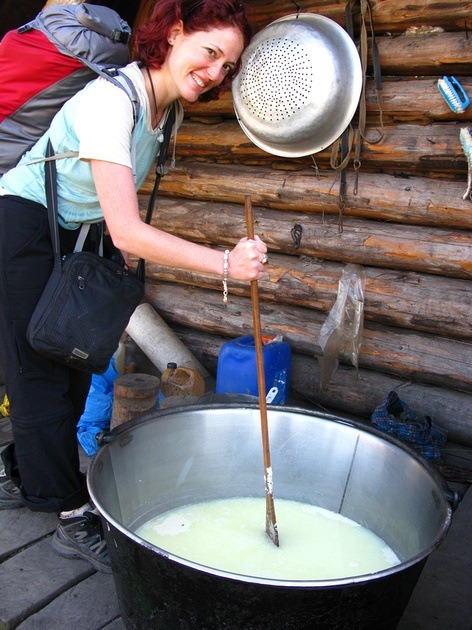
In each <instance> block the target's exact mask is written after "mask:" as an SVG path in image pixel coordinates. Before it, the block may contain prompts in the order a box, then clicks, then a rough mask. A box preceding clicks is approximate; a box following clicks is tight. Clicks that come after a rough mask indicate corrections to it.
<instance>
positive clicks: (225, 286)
mask: <svg viewBox="0 0 472 630" xmlns="http://www.w3.org/2000/svg"><path fill="white" fill-rule="evenodd" d="M228 263H229V249H227V250H225V253H224V256H223V302H224V303H225V304H226V302H227V301H228Z"/></svg>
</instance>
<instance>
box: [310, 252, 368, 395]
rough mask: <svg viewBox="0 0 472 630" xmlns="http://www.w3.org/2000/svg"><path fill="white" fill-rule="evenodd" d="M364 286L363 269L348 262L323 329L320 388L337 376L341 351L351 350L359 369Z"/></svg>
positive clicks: (350, 355)
mask: <svg viewBox="0 0 472 630" xmlns="http://www.w3.org/2000/svg"><path fill="white" fill-rule="evenodd" d="M364 289H365V270H364V268H363V267H361V266H360V265H350V264H349V265H346V267H345V269H344V270H343V273H342V277H341V280H340V281H339V286H338V295H337V298H336V302H335V303H334V306H333V308H332V309H331V311H330V313H329V315H328V317H327V319H326V321H325V322H324V324H323V325H322V326H321V330H320V347H321V350H322V356H321V357H318V360H319V362H320V365H321V378H320V389H323V387H325V386H326V385H327V384H328V382H329V381H330V380H331V378H332V377H333V376H334V373H335V372H336V369H337V367H338V364H339V355H340V354H341V353H349V357H350V360H351V363H352V365H353V366H354V367H355V368H356V369H357V368H358V359H359V351H360V348H361V345H362V335H363V328H364Z"/></svg>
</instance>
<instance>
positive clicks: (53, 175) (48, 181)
mask: <svg viewBox="0 0 472 630" xmlns="http://www.w3.org/2000/svg"><path fill="white" fill-rule="evenodd" d="M53 155H54V149H53V146H52V143H51V140H48V144H47V147H46V156H47V157H51V156H53ZM44 175H45V188H46V201H47V206H48V220H49V231H50V233H51V241H52V249H53V252H54V271H60V270H61V245H60V240H59V223H58V212H57V170H56V162H55V160H48V161H47V162H46V163H45V166H44Z"/></svg>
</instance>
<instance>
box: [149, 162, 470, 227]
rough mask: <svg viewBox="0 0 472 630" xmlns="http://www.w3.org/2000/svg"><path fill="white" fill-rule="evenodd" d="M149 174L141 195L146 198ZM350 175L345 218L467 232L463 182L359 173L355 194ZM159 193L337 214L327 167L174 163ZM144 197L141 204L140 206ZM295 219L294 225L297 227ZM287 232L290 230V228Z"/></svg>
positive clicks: (335, 182) (335, 177) (309, 214)
mask: <svg viewBox="0 0 472 630" xmlns="http://www.w3.org/2000/svg"><path fill="white" fill-rule="evenodd" d="M153 182H154V174H150V175H149V176H148V178H147V180H146V181H145V183H144V185H143V187H142V189H141V192H142V193H143V194H147V195H149V194H150V193H151V190H152V185H153ZM353 183H354V174H353V173H352V172H349V173H348V188H347V199H346V204H345V208H344V216H345V217H353V218H354V217H356V218H366V219H375V220H379V221H393V222H395V223H403V224H405V225H427V226H448V227H451V228H459V229H470V228H472V212H471V205H470V201H464V200H463V199H462V195H463V193H464V191H465V187H466V182H465V180H464V182H453V181H438V180H434V179H427V178H425V177H395V176H393V175H387V174H372V173H366V172H365V171H363V170H362V168H361V170H360V172H359V186H358V188H359V191H358V194H357V195H355V194H353ZM160 191H161V194H163V195H167V196H169V197H176V198H187V199H198V200H201V201H213V202H216V203H223V204H224V203H226V202H232V203H237V204H242V203H244V195H245V194H250V195H251V197H252V201H253V204H254V205H258V206H261V207H265V208H270V209H272V210H283V211H294V212H296V213H300V214H306V219H307V220H309V221H312V220H313V215H314V214H320V215H336V216H337V215H338V214H339V174H338V173H336V172H334V171H333V170H332V169H330V170H327V171H322V172H319V174H318V176H317V174H316V172H315V171H314V170H313V169H312V170H308V171H299V172H286V171H284V172H282V171H274V170H268V169H263V168H252V167H244V166H240V167H238V168H234V167H232V166H226V165H215V164H205V165H202V164H198V163H196V162H192V163H179V164H178V166H177V168H175V169H173V170H172V171H171V173H170V174H169V175H168V176H167V177H164V178H163V180H162V182H161V186H160ZM146 202H147V201H146V199H142V200H141V203H142V204H145V203H146ZM297 221H298V219H297V217H296V216H294V217H293V222H294V223H297ZM289 231H290V229H289Z"/></svg>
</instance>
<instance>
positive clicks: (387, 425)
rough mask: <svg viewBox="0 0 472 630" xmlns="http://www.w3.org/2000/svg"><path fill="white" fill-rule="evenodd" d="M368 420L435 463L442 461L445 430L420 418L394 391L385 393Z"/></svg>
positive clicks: (430, 421) (428, 418)
mask: <svg viewBox="0 0 472 630" xmlns="http://www.w3.org/2000/svg"><path fill="white" fill-rule="evenodd" d="M370 420H371V422H372V424H374V425H375V426H376V427H378V428H379V429H382V430H383V431H386V432H387V433H390V434H391V435H394V436H395V437H397V438H400V439H401V440H405V441H406V442H408V443H409V444H410V446H412V447H413V448H414V449H415V450H416V451H418V452H419V453H420V454H421V455H423V456H424V457H426V458H428V459H432V460H435V461H440V460H441V459H442V458H443V456H444V446H445V444H446V439H447V431H446V429H443V428H442V427H439V426H437V425H434V424H433V422H432V419H431V418H430V416H425V417H424V419H422V420H421V419H419V418H418V417H417V416H416V415H415V414H414V413H413V412H412V411H411V410H410V409H409V408H408V405H406V403H404V402H403V401H402V400H400V398H399V397H398V394H397V393H396V392H390V393H389V394H388V396H387V398H386V399H385V401H384V402H383V403H382V404H381V405H379V406H378V407H376V408H375V410H374V412H373V414H372V416H371V419H370Z"/></svg>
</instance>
